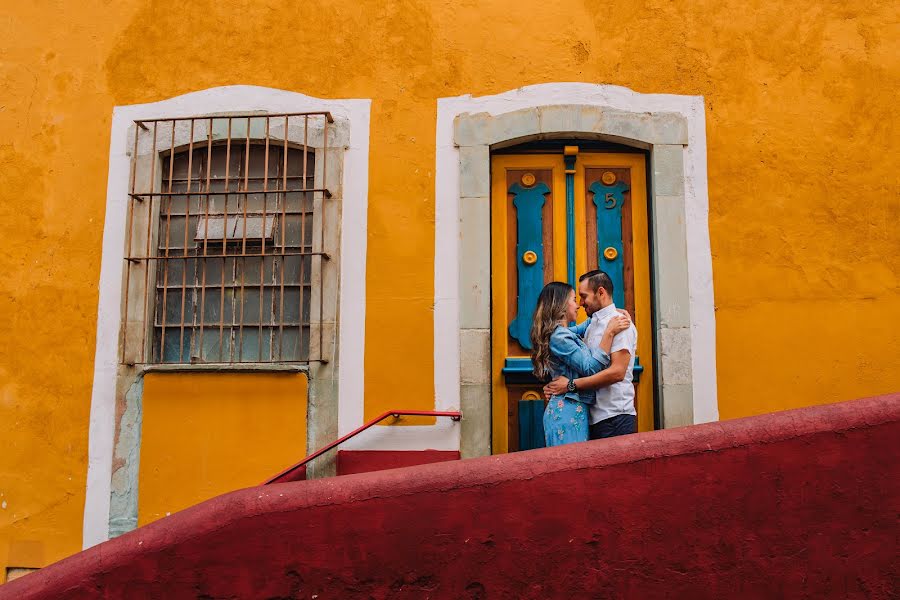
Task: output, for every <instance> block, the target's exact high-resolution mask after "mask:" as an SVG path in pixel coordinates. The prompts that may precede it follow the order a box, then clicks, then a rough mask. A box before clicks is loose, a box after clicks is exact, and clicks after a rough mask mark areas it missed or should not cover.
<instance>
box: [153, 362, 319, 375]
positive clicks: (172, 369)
mask: <svg viewBox="0 0 900 600" xmlns="http://www.w3.org/2000/svg"><path fill="white" fill-rule="evenodd" d="M141 371H142V372H144V373H197V372H204V373H210V372H211V373H309V365H307V364H295V363H280V364H279V363H227V364H226V363H205V364H197V365H187V364H177V365H176V364H171V365H167V364H161V365H143V366H142V367H141Z"/></svg>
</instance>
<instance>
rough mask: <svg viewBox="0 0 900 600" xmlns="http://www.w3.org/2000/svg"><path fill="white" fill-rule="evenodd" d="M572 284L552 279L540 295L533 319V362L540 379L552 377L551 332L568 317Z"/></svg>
mask: <svg viewBox="0 0 900 600" xmlns="http://www.w3.org/2000/svg"><path fill="white" fill-rule="evenodd" d="M571 292H572V286H570V285H569V284H567V283H562V282H560V281H551V282H550V283H548V284H547V285H545V286H544V289H542V290H541V294H540V295H539V296H538V301H537V308H535V309H534V319H533V320H532V321H531V362H532V364H533V365H534V375H535V377H537V378H538V379H549V378H550V367H551V363H552V361H553V356H552V355H551V354H550V334H552V333H553V330H554V329H556V326H557V325H559V322H560V321H562V320H563V319H565V318H566V303H567V302H568V301H569V294H570V293H571Z"/></svg>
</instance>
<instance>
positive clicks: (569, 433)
mask: <svg viewBox="0 0 900 600" xmlns="http://www.w3.org/2000/svg"><path fill="white" fill-rule="evenodd" d="M580 329H583V327H581V328H580ZM550 353H551V354H552V355H553V360H552V361H551V368H550V372H551V376H552V377H553V378H554V379H555V378H556V377H559V376H560V375H562V376H563V377H566V378H568V379H577V378H579V377H587V376H588V375H593V374H594V373H597V372H598V371H602V370H603V369H605V368H606V367H608V366H609V363H610V358H609V354H607V353H606V352H604V351H603V350H601V349H600V348H593V349H591V348H588V347H587V344H585V343H584V340H582V339H581V337H580V336H579V335H578V334H577V333H575V331H573V330H572V329H569V328H568V327H563V326H562V325H560V326H558V327H557V328H556V329H555V330H554V331H553V333H552V334H551V335H550ZM592 404H594V392H592V391H590V392H581V393H579V392H567V393H565V394H563V395H561V396H552V397H551V398H550V401H549V402H548V403H547V408H546V409H544V440H545V441H546V443H547V446H561V445H562V444H571V443H573V442H586V441H587V440H588V429H589V422H588V421H589V414H590V410H589V407H590V406H591V405H592Z"/></svg>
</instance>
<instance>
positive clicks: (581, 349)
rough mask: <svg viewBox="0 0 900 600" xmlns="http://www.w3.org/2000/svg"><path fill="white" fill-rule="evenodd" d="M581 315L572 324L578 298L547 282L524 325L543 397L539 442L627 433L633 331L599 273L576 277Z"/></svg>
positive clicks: (630, 427) (632, 425)
mask: <svg viewBox="0 0 900 600" xmlns="http://www.w3.org/2000/svg"><path fill="white" fill-rule="evenodd" d="M578 296H579V297H580V298H581V304H582V305H583V306H584V309H585V311H586V312H587V314H588V317H589V318H588V320H587V321H585V322H584V323H581V324H580V325H574V326H571V327H570V326H569V323H572V322H574V321H575V315H576V313H577V312H578V302H577V301H576V299H575V290H573V289H572V287H571V286H570V285H568V284H565V283H561V282H558V281H553V282H551V283H548V284H547V285H546V286H544V289H543V290H541V294H540V296H538V302H537V308H536V309H535V312H534V321H533V324H532V328H531V344H532V348H533V350H532V353H531V360H532V362H533V364H534V374H535V376H537V377H538V379H541V380H543V381H547V380H552V381H550V383H548V384H547V385H546V386H544V396H545V397H546V398H548V399H549V403H548V404H547V408H546V409H545V411H544V437H545V439H546V442H547V446H559V445H561V444H570V443H572V442H585V441H587V440H588V439H592V440H596V439H600V438H607V437H614V436H617V435H625V434H628V433H634V432H635V431H636V430H637V428H636V421H637V417H636V413H635V410H634V386H633V385H632V383H631V381H632V371H633V369H634V355H635V351H636V349H637V330H636V329H635V328H634V324H632V322H631V318H630V316H629V315H628V313H627V312H626V311H624V310H618V309H616V306H615V304H613V301H612V296H613V284H612V281H611V280H610V278H609V275H607V274H606V273H604V272H603V271H590V272H588V273H585V274H584V275H582V276H581V277H580V278H579V280H578Z"/></svg>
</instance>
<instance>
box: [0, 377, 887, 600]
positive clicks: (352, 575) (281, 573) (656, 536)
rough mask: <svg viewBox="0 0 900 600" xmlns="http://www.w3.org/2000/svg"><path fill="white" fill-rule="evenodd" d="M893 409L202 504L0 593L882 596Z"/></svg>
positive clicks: (704, 430)
mask: <svg viewBox="0 0 900 600" xmlns="http://www.w3.org/2000/svg"><path fill="white" fill-rule="evenodd" d="M898 440H900V394H897V395H892V396H883V397H880V398H873V399H866V400H858V401H854V402H847V403H841V404H834V405H829V406H821V407H815V408H808V409H801V410H796V411H789V412H784V413H777V414H773V415H766V416H761V417H752V418H748V419H741V420H735V421H729V422H723V423H715V424H709V425H700V426H694V427H688V428H682V429H674V430H668V431H658V432H651V433H645V434H639V435H634V436H629V437H625V438H618V439H614V440H606V441H599V442H590V443H585V444H576V445H571V446H564V447H560V448H548V449H543V450H535V451H531V452H522V453H518V454H514V455H508V456H495V457H488V458H483V459H476V460H466V461H454V462H445V463H438V464H432V465H426V466H421V467H412V468H409V469H398V470H392V471H380V472H376V473H367V474H362V475H352V476H347V477H337V478H332V479H326V480H317V481H305V482H296V483H287V484H280V485H270V486H265V487H259V488H251V489H247V490H241V491H238V492H234V493H231V494H227V495H225V496H221V497H219V498H215V499H213V500H210V501H208V502H206V503H204V504H201V505H198V506H196V507H193V508H191V509H188V510H186V511H183V512H181V513H178V514H175V515H173V516H171V517H168V518H165V519H162V520H160V521H157V522H155V523H153V524H151V525H149V526H147V527H144V528H142V529H139V530H137V531H135V532H132V533H130V534H128V535H125V536H123V537H121V538H118V539H116V540H113V541H111V542H108V543H106V544H102V545H101V546H98V547H96V548H93V549H91V550H89V551H87V552H83V553H81V554H79V555H76V556H74V557H72V558H69V559H67V560H65V561H62V562H60V563H57V564H55V565H53V566H50V567H48V568H46V569H44V570H43V571H41V572H39V573H36V574H33V575H28V576H26V577H23V578H22V579H20V580H17V581H14V582H12V583H10V584H7V585H5V586H0V598H2V599H7V598H15V599H16V600H26V599H29V598H72V599H78V598H128V599H130V600H133V599H141V598H167V599H172V598H311V597H313V595H317V596H318V598H321V599H323V600H324V599H325V598H342V599H346V598H366V599H368V598H385V599H386V598H426V597H427V598H454V599H456V598H599V597H607V598H642V599H643V598H685V599H691V600H694V599H700V598H731V599H733V598H885V599H886V598H891V597H893V598H896V597H897V595H898V593H900V589H898V584H897V581H898V577H900V572H898V559H897V555H898V542H897V540H898V539H900V526H898V518H897V515H898V509H900V473H898V466H897V462H898V461H897V448H898Z"/></svg>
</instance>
